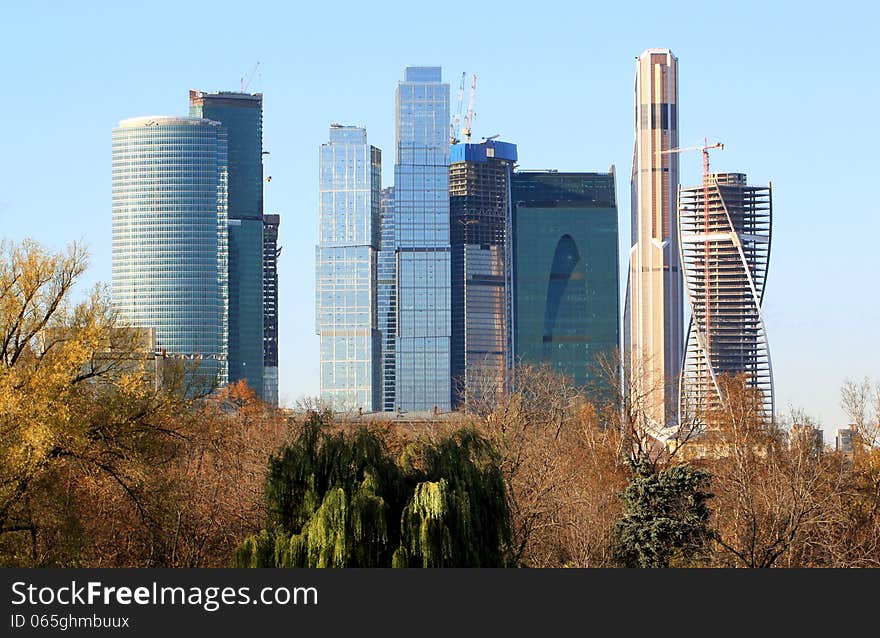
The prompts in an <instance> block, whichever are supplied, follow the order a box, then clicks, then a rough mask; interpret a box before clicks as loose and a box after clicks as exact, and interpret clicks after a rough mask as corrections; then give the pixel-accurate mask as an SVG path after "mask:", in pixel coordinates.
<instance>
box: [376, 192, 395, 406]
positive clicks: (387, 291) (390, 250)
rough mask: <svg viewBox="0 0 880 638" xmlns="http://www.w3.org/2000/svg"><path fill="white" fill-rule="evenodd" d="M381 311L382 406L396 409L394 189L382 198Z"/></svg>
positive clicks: (380, 221) (380, 222)
mask: <svg viewBox="0 0 880 638" xmlns="http://www.w3.org/2000/svg"><path fill="white" fill-rule="evenodd" d="M379 227H380V231H379V232H380V237H379V260H378V266H377V269H378V281H377V286H376V287H377V293H378V297H379V299H378V304H377V305H378V311H379V332H381V333H382V405H381V406H380V409H381V410H383V411H386V412H388V411H391V410H394V406H395V397H396V394H395V389H396V374H397V368H396V366H397V361H396V357H395V341H396V339H397V251H396V250H395V248H394V187H393V186H389V187H388V188H383V189H382V191H381V194H380V198H379Z"/></svg>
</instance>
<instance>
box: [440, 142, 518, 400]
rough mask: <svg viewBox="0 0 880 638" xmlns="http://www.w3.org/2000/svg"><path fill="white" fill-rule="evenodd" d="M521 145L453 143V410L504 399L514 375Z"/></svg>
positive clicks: (451, 222)
mask: <svg viewBox="0 0 880 638" xmlns="http://www.w3.org/2000/svg"><path fill="white" fill-rule="evenodd" d="M516 159H517V156H516V145H514V144H509V143H506V142H497V141H495V140H487V141H485V142H482V143H480V144H455V145H454V146H453V147H452V149H451V152H450V161H449V209H450V242H451V246H452V253H451V272H452V284H451V288H452V364H451V365H452V368H451V370H452V396H453V406H454V407H458V406H460V405H462V404H463V403H465V402H467V401H482V400H489V401H492V400H494V399H497V398H499V396H500V395H501V394H503V393H504V391H505V390H506V389H507V379H508V369H509V364H510V360H509V355H510V347H509V343H508V340H509V334H510V333H509V325H510V317H509V295H508V293H509V289H508V285H507V284H508V280H509V276H508V269H509V268H510V260H509V256H508V250H509V245H508V238H509V227H510V226H509V225H510V222H511V208H510V181H511V174H512V172H513V166H514V164H515V163H516Z"/></svg>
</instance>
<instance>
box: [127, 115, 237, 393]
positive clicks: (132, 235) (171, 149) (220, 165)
mask: <svg viewBox="0 0 880 638" xmlns="http://www.w3.org/2000/svg"><path fill="white" fill-rule="evenodd" d="M226 180H227V142H226V132H225V130H224V129H223V127H222V126H221V125H220V124H219V123H217V122H212V121H209V120H204V119H200V118H185V117H142V118H132V119H128V120H123V121H122V122H120V124H119V126H118V127H117V128H115V129H114V130H113V177H112V182H113V304H114V307H115V308H116V310H117V311H118V312H119V313H120V315H121V317H122V318H123V319H124V320H125V321H127V322H128V323H129V324H130V325H132V326H137V327H142V328H153V329H155V334H156V346H157V348H158V349H159V350H165V351H166V352H167V353H168V354H169V355H182V356H184V357H187V358H189V357H194V358H197V359H201V364H200V366H199V368H198V372H197V375H198V377H199V378H200V381H203V382H207V383H215V382H216V383H224V382H225V381H226V378H227V367H226V357H227V325H226V322H227V225H226V224H227V218H226V215H227V199H226V189H227V183H226Z"/></svg>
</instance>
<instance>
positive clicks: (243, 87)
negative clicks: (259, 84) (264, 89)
mask: <svg viewBox="0 0 880 638" xmlns="http://www.w3.org/2000/svg"><path fill="white" fill-rule="evenodd" d="M259 66H260V63H259V62H257V63H256V64H255V65H254V68H253V69H251V72H250V73H248V74H247V75H245V76H244V77H242V78H241V92H242V93H244V92H246V91H247V88H248V87H249V86H250V85H251V82H252V81H253V79H254V75H256V73H257V68H258V67H259Z"/></svg>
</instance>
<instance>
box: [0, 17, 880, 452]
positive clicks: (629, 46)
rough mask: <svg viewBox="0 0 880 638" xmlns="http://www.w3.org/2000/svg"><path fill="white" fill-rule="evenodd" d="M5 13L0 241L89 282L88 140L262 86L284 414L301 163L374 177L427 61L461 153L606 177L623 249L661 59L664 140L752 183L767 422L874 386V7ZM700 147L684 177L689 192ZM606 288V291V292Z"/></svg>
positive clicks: (308, 291)
mask: <svg viewBox="0 0 880 638" xmlns="http://www.w3.org/2000/svg"><path fill="white" fill-rule="evenodd" d="M83 4H85V3H67V2H54V3H53V2H43V3H39V4H38V5H36V4H35V5H31V4H30V3H24V2H20V3H17V4H16V5H14V6H10V5H9V4H6V5H5V6H4V9H3V11H2V14H0V59H2V60H3V74H2V89H0V90H2V95H3V99H2V100H0V121H2V122H4V123H5V126H4V131H3V133H2V136H0V139H2V151H3V152H2V153H0V225H2V235H3V236H4V237H11V238H15V239H20V238H23V237H26V236H31V237H34V238H36V239H38V240H40V241H42V242H44V243H45V244H47V245H49V246H52V247H54V248H60V247H62V246H63V245H64V244H66V243H67V242H69V241H71V240H74V239H81V240H83V241H85V242H86V243H87V244H88V245H89V246H90V248H91V253H92V268H91V270H90V272H89V274H88V280H87V282H86V283H87V284H89V285H90V284H92V283H94V282H95V281H108V282H109V280H110V131H111V129H112V128H113V126H114V125H115V124H116V122H118V120H120V119H123V118H126V117H131V116H136V115H145V114H185V113H186V111H187V92H188V90H189V89H190V88H199V89H204V90H237V89H238V88H239V82H240V78H241V77H242V76H244V75H246V74H247V73H248V72H249V71H250V69H251V68H253V66H254V64H255V63H256V62H257V61H259V62H260V66H259V70H258V74H257V75H256V77H255V78H254V79H253V81H252V83H251V85H250V87H249V90H251V91H260V92H263V93H264V104H265V107H264V108H265V112H264V145H265V148H266V149H267V150H269V151H270V152H271V154H270V155H268V156H267V159H266V174H267V175H272V177H273V179H272V182H271V183H269V184H267V185H266V211H267V212H279V213H281V215H282V225H281V238H280V242H281V244H282V245H283V246H284V251H283V254H282V258H281V263H280V294H281V307H280V313H281V315H280V316H281V387H280V394H281V398H282V401H286V402H287V403H292V402H294V401H295V400H296V399H297V398H298V397H300V396H303V395H313V394H316V393H317V391H318V375H317V360H318V348H317V344H318V342H317V337H315V335H314V288H313V287H314V244H315V241H316V236H317V190H318V185H317V175H318V171H317V165H318V164H317V163H318V146H319V145H320V144H321V143H322V142H323V141H325V140H326V137H327V128H328V125H329V124H330V123H331V122H342V123H346V124H359V125H364V126H366V127H367V129H368V135H369V139H370V142H371V143H372V144H375V145H376V146H378V147H380V148H381V149H382V150H383V153H384V159H385V162H384V167H383V181H384V183H385V185H389V184H391V183H392V181H393V143H394V136H393V126H394V87H395V83H396V81H397V80H398V79H400V78H401V77H402V74H403V67H404V66H406V65H408V64H431V65H435V64H436V65H441V66H442V67H443V70H444V77H445V79H446V80H447V81H449V82H450V84H451V85H452V88H451V93H452V97H453V101H454V100H455V99H456V94H457V85H458V78H459V77H460V75H461V72H462V71H467V72H468V74H471V73H475V74H477V76H478V81H477V98H476V112H477V116H476V119H475V125H474V134H475V138H477V139H479V137H480V136H488V135H493V134H496V133H498V134H500V135H501V138H502V139H505V140H508V141H512V142H515V143H517V144H518V145H519V155H520V165H521V167H523V168H557V169H560V170H584V171H591V170H596V171H602V170H607V169H608V167H609V166H610V165H611V164H614V165H616V168H617V174H618V179H617V185H618V206H619V209H620V211H621V216H620V237H621V257H622V258H623V257H624V256H625V254H626V250H627V249H628V238H629V172H630V163H631V159H632V143H633V112H632V111H633V108H632V107H633V105H632V100H633V74H634V58H635V56H636V55H638V54H639V53H640V52H641V51H642V50H644V49H646V48H649V47H669V48H671V49H672V50H673V52H674V53H675V54H676V55H677V56H678V58H679V75H680V80H679V83H680V86H679V99H680V107H679V109H680V110H679V112H680V141H681V144H682V145H683V146H685V145H691V144H696V143H698V142H699V141H700V140H701V139H702V138H703V137H704V136H708V137H709V138H710V140H719V141H722V142H724V144H725V149H724V150H723V151H720V152H716V153H715V154H714V155H713V156H712V168H713V170H716V169H717V170H721V171H736V172H746V173H748V175H749V179H750V181H751V182H753V183H766V182H767V181H770V180H772V182H773V195H774V215H775V220H774V228H773V249H772V253H771V258H770V272H769V279H768V284H767V292H766V297H765V306H764V312H765V318H766V323H767V331H768V334H769V338H770V346H771V353H772V357H773V364H774V373H775V378H776V388H777V407H778V408H779V409H780V410H786V409H787V407H788V406H789V405H792V406H796V407H802V408H804V409H805V410H806V411H807V412H808V413H810V414H813V415H814V416H816V417H817V418H819V419H820V420H821V422H822V425H823V426H824V428H825V436H826V438H830V436H832V435H833V429H834V428H836V427H838V426H839V425H841V424H842V422H843V420H844V416H843V413H842V412H841V410H840V408H839V405H838V403H839V388H840V385H841V383H842V382H843V380H844V379H845V378H846V377H855V378H858V377H862V376H865V375H870V376H873V377H875V378H876V377H880V340H878V339H877V336H876V334H877V333H876V330H877V326H878V324H880V297H878V294H877V291H878V288H880V286H878V283H877V280H878V275H880V265H878V253H880V244H878V243H877V237H878V236H880V206H878V203H877V202H878V179H877V170H876V168H875V167H876V154H877V148H878V144H880V135H878V130H880V125H878V122H880V119H878V117H877V115H876V113H875V112H876V110H877V105H878V104H880V90H878V82H877V79H878V76H880V72H878V67H877V59H878V57H877V55H876V53H875V52H874V50H873V49H874V48H875V47H874V46H872V45H873V44H874V42H875V40H876V25H877V24H878V22H880V10H878V9H877V8H876V4H874V3H869V2H847V1H839V2H835V3H823V4H822V5H818V4H817V5H815V8H814V6H813V5H812V4H811V3H806V2H774V3H767V2H744V1H740V2H736V3H731V2H728V3H705V2H698V3H656V2H651V3H642V2H616V3H595V5H594V4H593V3H583V2H549V3H536V2H530V3H518V2H512V1H506V2H479V3H455V2H451V3H406V4H404V3H399V2H398V3H392V2H381V1H379V2H332V3H331V2H310V3H303V5H302V6H300V3H286V2H276V3H260V2H247V3H244V2H236V3H233V2H222V1H218V2H212V3H199V4H195V3H185V2H176V3H171V2H162V1H153V2H144V3H141V2H125V3H119V2H114V3H100V2H92V3H88V6H81V5H83ZM700 170H701V168H700V160H699V154H698V153H691V154H686V155H685V156H683V157H682V163H681V176H682V183H683V184H686V185H693V184H697V183H698V182H699V180H700ZM621 283H622V284H623V280H621Z"/></svg>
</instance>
